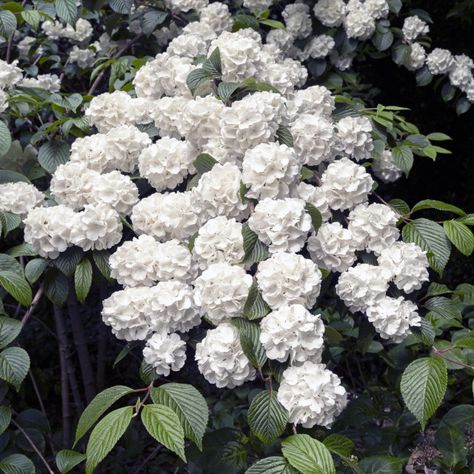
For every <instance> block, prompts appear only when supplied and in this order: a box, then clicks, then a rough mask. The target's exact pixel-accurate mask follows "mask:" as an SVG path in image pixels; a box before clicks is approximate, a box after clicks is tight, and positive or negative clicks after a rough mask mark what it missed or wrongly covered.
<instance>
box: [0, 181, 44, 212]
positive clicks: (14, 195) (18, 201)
mask: <svg viewBox="0 0 474 474" xmlns="http://www.w3.org/2000/svg"><path fill="white" fill-rule="evenodd" d="M43 203H44V194H43V193H42V192H41V191H38V189H36V187H35V186H33V185H32V184H29V183H24V182H22V181H18V182H16V183H3V184H0V212H11V213H13V214H19V215H25V214H27V213H28V212H29V211H30V210H31V209H33V208H34V207H37V206H41V205H42V204H43Z"/></svg>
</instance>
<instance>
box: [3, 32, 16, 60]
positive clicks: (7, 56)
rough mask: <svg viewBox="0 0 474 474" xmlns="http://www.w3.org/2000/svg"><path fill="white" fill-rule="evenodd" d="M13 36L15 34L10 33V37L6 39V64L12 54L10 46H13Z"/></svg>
mask: <svg viewBox="0 0 474 474" xmlns="http://www.w3.org/2000/svg"><path fill="white" fill-rule="evenodd" d="M14 34H15V33H12V34H11V35H10V37H9V38H8V43H7V55H6V57H5V61H6V62H7V63H9V62H10V56H11V54H12V44H13V35H14Z"/></svg>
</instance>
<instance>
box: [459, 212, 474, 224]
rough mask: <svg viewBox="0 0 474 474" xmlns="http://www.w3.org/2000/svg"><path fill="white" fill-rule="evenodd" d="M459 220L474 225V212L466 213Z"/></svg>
mask: <svg viewBox="0 0 474 474" xmlns="http://www.w3.org/2000/svg"><path fill="white" fill-rule="evenodd" d="M457 220H458V221H459V222H462V223H463V224H466V225H474V214H466V215H465V216H463V217H458V219H457Z"/></svg>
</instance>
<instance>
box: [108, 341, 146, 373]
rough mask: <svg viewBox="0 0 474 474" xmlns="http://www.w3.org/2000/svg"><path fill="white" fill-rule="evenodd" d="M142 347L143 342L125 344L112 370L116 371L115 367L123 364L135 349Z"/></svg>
mask: <svg viewBox="0 0 474 474" xmlns="http://www.w3.org/2000/svg"><path fill="white" fill-rule="evenodd" d="M140 345H141V341H132V342H128V343H127V344H125V345H124V346H123V347H122V350H121V351H120V352H119V353H118V355H117V357H116V358H115V360H114V363H113V365H112V368H113V369H115V366H116V365H117V364H118V363H119V362H121V361H122V360H123V359H125V357H127V355H128V354H129V353H130V352H131V351H132V350H133V349H135V347H138V346H140Z"/></svg>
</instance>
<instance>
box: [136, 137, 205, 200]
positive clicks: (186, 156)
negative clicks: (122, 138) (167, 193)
mask: <svg viewBox="0 0 474 474" xmlns="http://www.w3.org/2000/svg"><path fill="white" fill-rule="evenodd" d="M196 154H197V153H196V150H195V149H194V148H193V147H192V146H191V145H190V144H189V143H188V142H184V141H181V140H177V139H176V138H168V137H164V138H161V139H160V140H158V141H157V142H156V143H153V144H152V145H150V146H148V147H147V148H145V149H144V150H143V151H142V152H141V154H140V157H139V159H138V169H139V171H140V176H142V177H144V178H146V179H147V180H148V181H149V183H150V184H151V185H152V186H153V187H154V188H155V189H156V190H157V191H164V190H165V189H173V188H175V187H176V186H178V184H180V183H182V182H183V180H184V178H185V177H186V176H187V175H188V173H189V171H190V170H193V171H194V166H193V165H192V163H193V160H194V159H195V157H196Z"/></svg>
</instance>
